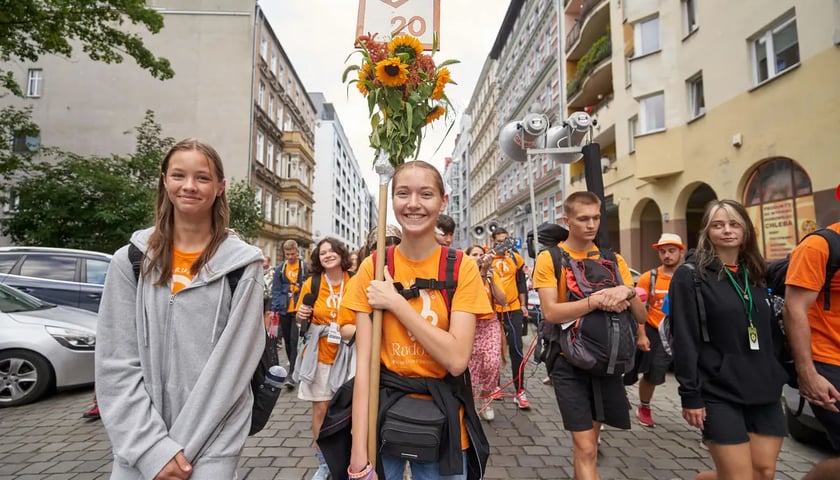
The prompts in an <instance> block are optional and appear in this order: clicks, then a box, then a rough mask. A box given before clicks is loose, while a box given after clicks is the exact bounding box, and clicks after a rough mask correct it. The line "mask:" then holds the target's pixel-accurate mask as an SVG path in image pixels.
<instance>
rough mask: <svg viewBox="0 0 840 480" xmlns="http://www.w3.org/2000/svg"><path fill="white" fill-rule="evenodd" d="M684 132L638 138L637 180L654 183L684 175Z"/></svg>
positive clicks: (678, 130)
mask: <svg viewBox="0 0 840 480" xmlns="http://www.w3.org/2000/svg"><path fill="white" fill-rule="evenodd" d="M684 132H685V129H681V128H676V129H671V130H666V131H660V132H657V133H651V134H647V135H642V136H638V137H636V178H638V179H640V180H645V181H648V182H653V181H656V180H658V179H660V178H665V177H669V176H671V175H676V174H678V173H682V171H683V170H684V169H685V165H684V158H685V156H686V155H685V152H684V149H685V145H684V141H685V138H684V135H683V133H684Z"/></svg>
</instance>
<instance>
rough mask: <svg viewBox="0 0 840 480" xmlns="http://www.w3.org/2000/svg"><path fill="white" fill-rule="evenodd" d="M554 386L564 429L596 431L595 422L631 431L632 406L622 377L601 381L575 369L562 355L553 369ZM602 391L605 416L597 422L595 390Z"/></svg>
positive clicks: (602, 378)
mask: <svg viewBox="0 0 840 480" xmlns="http://www.w3.org/2000/svg"><path fill="white" fill-rule="evenodd" d="M551 383H552V385H553V386H554V395H555V396H556V397H557V406H559V407H560V416H562V417H563V426H564V427H565V428H566V430H569V431H571V432H582V431H585V430H589V429H591V428H592V422H593V421H597V422H601V423H606V424H607V425H611V426H613V427H616V428H621V429H624V430H627V429H629V428H630V403H629V402H628V401H627V392H626V391H625V390H624V383H623V382H622V380H621V375H615V376H609V377H599V376H596V375H590V374H589V373H587V372H586V371H584V370H581V369H579V368H577V367H574V366H572V365H571V364H569V362H567V361H566V359H565V358H563V356H562V355H558V357H557V360H556V361H555V362H554V366H553V368H552V369H551ZM598 388H600V392H601V395H600V398H601V400H602V402H601V405H602V406H603V414H602V415H600V418H597V417H598V415H597V413H596V412H597V411H598V409H597V408H596V404H595V402H596V399H595V396H596V395H595V390H596V389H598Z"/></svg>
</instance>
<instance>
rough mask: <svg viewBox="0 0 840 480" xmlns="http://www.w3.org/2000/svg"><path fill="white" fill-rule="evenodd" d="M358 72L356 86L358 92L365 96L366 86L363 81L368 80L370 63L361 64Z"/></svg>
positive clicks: (366, 92)
mask: <svg viewBox="0 0 840 480" xmlns="http://www.w3.org/2000/svg"><path fill="white" fill-rule="evenodd" d="M358 74H359V81H358V82H356V88H358V89H359V92H361V93H362V95H364V96H367V94H368V88H367V84H366V83H365V81H366V80H370V64H369V63H365V64H363V65H362V68H360V69H359V72H358Z"/></svg>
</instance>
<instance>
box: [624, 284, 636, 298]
mask: <svg viewBox="0 0 840 480" xmlns="http://www.w3.org/2000/svg"><path fill="white" fill-rule="evenodd" d="M625 287H627V288H629V289H630V296H629V297H627V300H633V299H634V298H636V289H635V288H633V287H631V286H630V285H625Z"/></svg>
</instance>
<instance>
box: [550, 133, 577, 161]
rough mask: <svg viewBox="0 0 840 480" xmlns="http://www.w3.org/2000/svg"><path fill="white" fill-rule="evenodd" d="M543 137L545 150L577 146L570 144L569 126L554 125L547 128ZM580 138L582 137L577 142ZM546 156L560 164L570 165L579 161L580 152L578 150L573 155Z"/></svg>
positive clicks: (557, 154)
mask: <svg viewBox="0 0 840 480" xmlns="http://www.w3.org/2000/svg"><path fill="white" fill-rule="evenodd" d="M545 137H546V140H545V146H546V148H557V147H560V148H569V147H576V146H577V145H573V144H572V143H571V138H570V135H569V126H568V125H566V124H563V125H556V126H553V127H551V128H549V129H548V132H546V134H545ZM582 138H583V137H582V136H581V137H580V139H579V140H578V141H580V140H581V139H582ZM546 156H547V157H548V158H549V159H551V160H553V161H557V162H560V163H572V162H575V161H577V160H578V159H580V157H581V153H580V150H578V151H577V152H574V153H549V154H547V155H546Z"/></svg>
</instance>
